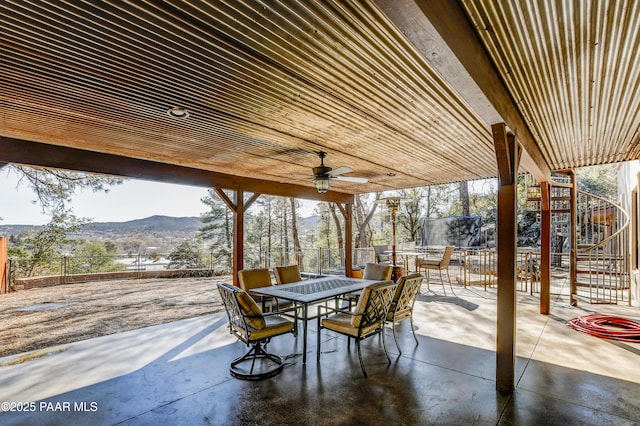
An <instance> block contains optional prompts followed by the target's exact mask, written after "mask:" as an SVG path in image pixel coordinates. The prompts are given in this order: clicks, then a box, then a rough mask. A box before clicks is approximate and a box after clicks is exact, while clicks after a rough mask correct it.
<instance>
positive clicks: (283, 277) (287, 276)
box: [273, 265, 302, 284]
mask: <svg viewBox="0 0 640 426" xmlns="http://www.w3.org/2000/svg"><path fill="white" fill-rule="evenodd" d="M273 271H274V272H275V275H276V282H277V283H278V284H289V283H296V282H299V281H302V275H300V268H299V267H298V265H289V266H276V267H275V268H274V269H273Z"/></svg>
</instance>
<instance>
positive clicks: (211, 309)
mask: <svg viewBox="0 0 640 426" xmlns="http://www.w3.org/2000/svg"><path fill="white" fill-rule="evenodd" d="M230 281H231V277H229V276H222V277H211V278H175V279H140V280H115V281H101V282H90V283H82V284H70V285H61V286H55V287H44V288H37V289H30V290H20V291H18V292H15V293H10V294H3V295H0V341H1V342H3V343H2V346H1V347H0V356H7V355H14V354H18V353H23V352H27V351H32V350H36V349H43V348H47V347H51V346H54V345H59V344H63V343H70V342H75V341H79V340H85V339H89V338H92V337H97V336H104V335H107V334H113V333H119V332H122V331H126V330H132V329H136V328H141V327H147V326H150V325H155V324H163V323H167V322H171V321H177V320H180V319H185V318H192V317H196V316H201V315H207V314H211V313H215V312H221V311H222V310H223V306H222V302H221V301H220V297H219V294H218V289H217V288H216V284H217V283H219V282H230ZM41 304H42V305H43V307H45V308H49V307H55V306H59V305H54V304H67V305H64V306H61V307H55V308H54V309H44V310H21V309H24V308H28V307H30V306H34V305H41ZM47 305H49V306H47Z"/></svg>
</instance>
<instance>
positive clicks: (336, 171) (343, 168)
mask: <svg viewBox="0 0 640 426" xmlns="http://www.w3.org/2000/svg"><path fill="white" fill-rule="evenodd" d="M352 171H353V169H352V168H351V167H347V166H340V167H338V168H336V169H333V170H331V171H330V172H329V176H338V175H341V174H344V173H349V172H352Z"/></svg>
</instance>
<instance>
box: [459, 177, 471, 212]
mask: <svg viewBox="0 0 640 426" xmlns="http://www.w3.org/2000/svg"><path fill="white" fill-rule="evenodd" d="M458 188H459V189H460V204H461V205H462V216H469V182H467V181H463V182H459V183H458Z"/></svg>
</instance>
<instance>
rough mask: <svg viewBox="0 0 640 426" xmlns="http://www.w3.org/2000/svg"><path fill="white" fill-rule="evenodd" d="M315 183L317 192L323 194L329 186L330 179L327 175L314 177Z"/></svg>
mask: <svg viewBox="0 0 640 426" xmlns="http://www.w3.org/2000/svg"><path fill="white" fill-rule="evenodd" d="M315 184H316V189H317V190H318V192H319V193H321V194H324V193H325V192H327V190H328V189H329V187H330V186H331V179H330V178H328V177H319V178H316V181H315Z"/></svg>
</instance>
